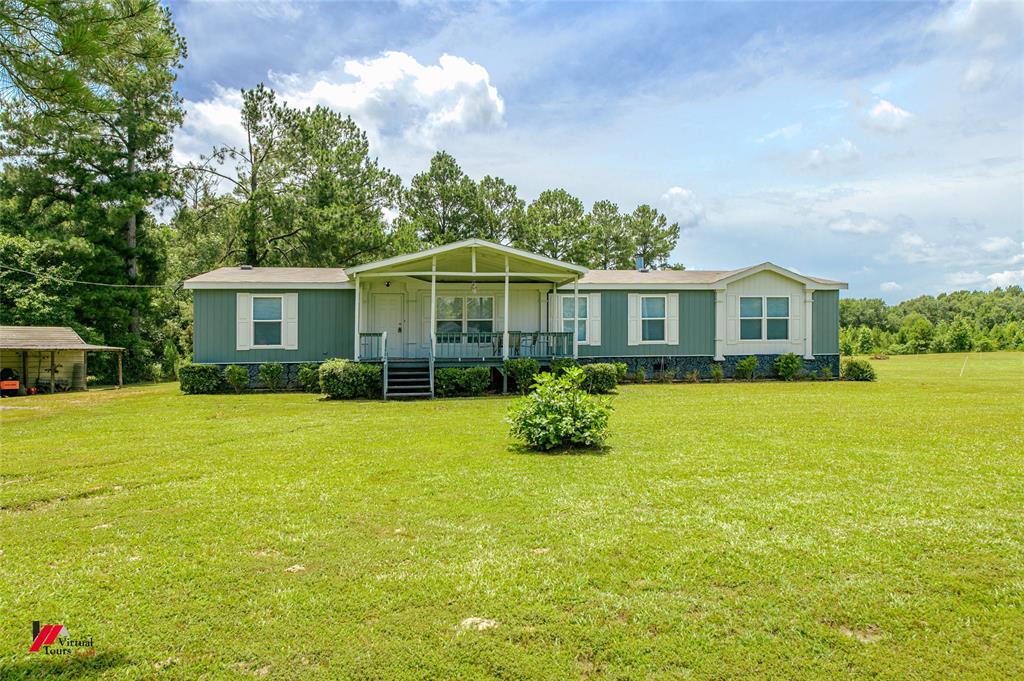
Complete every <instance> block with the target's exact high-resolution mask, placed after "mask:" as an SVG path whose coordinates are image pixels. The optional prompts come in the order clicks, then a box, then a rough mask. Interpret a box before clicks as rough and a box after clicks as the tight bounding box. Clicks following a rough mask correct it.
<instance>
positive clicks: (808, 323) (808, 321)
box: [804, 289, 814, 359]
mask: <svg viewBox="0 0 1024 681" xmlns="http://www.w3.org/2000/svg"><path fill="white" fill-rule="evenodd" d="M813 314H814V289H807V290H806V291H805V292H804V359H814V343H813V342H812V340H811V335H812V333H813V330H814V326H813V324H812V322H813V321H814V320H813Z"/></svg>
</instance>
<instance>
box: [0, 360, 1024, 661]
mask: <svg viewBox="0 0 1024 681" xmlns="http://www.w3.org/2000/svg"><path fill="white" fill-rule="evenodd" d="M964 359H965V355H935V356H920V357H900V358H893V359H891V360H888V361H878V362H875V365H876V367H877V369H878V372H879V375H880V381H879V382H878V383H874V384H866V383H841V382H831V383H789V384H785V383H756V384H735V383H729V384H720V385H714V384H701V385H689V384H680V385H670V386H662V385H649V386H624V387H622V388H621V389H620V394H619V395H617V396H615V397H614V398H613V403H614V406H615V412H614V414H613V416H612V424H611V437H610V439H609V442H608V447H607V449H606V450H605V451H603V452H601V453H591V454H587V455H579V456H568V455H538V454H530V453H524V452H522V451H521V450H519V449H517V448H515V447H513V446H512V443H511V442H510V441H509V439H508V435H507V432H508V428H507V424H505V423H504V422H503V416H504V413H505V410H506V408H507V407H508V404H509V400H508V399H506V398H483V399H475V400H437V401H433V402H417V403H396V402H387V403H383V402H357V403H352V402H349V403H345V402H320V401H318V400H317V398H316V397H314V396H310V395H301V394H287V395H285V394H282V395H243V396H237V397H236V396H227V395H225V396H184V395H181V394H180V393H178V391H177V389H176V386H175V385H161V386H151V387H144V388H129V389H125V390H122V391H107V392H94V393H90V394H88V395H85V394H69V395H58V396H45V397H36V398H27V399H15V400H4V401H3V403H2V405H0V406H2V407H4V409H2V410H0V445H2V457H0V507H2V511H0V548H2V552H0V612H2V613H3V618H2V619H0V676H2V677H15V678H17V677H20V676H25V677H29V676H37V675H40V674H41V673H42V672H45V671H49V672H51V673H52V672H59V671H63V672H65V673H66V674H67V675H69V676H82V677H92V676H100V677H103V678H117V679H124V678H151V677H153V676H167V677H168V678H200V677H203V678H220V677H225V678H232V677H234V678H251V677H254V676H266V677H267V678H286V679H287V678H380V679H397V678H440V677H447V678H456V677H457V678H482V677H500V678H587V677H606V678H617V679H618V678H636V679H651V678H654V679H657V678H666V679H668V678H672V679H675V678H680V677H682V678H709V677H710V678H725V677H749V678H772V677H774V678H827V677H831V678H851V677H862V676H873V677H884V678H893V679H908V678H939V677H941V678H970V677H973V678H979V679H981V678H984V679H991V678H1010V677H1016V678H1021V677H1022V676H1024V654H1022V652H1021V651H1022V650H1024V643H1022V642H1024V353H1018V354H1008V353H1003V354H972V355H970V357H969V359H968V361H967V363H966V366H965V365H964ZM961 371H962V375H961ZM19 407H20V408H19ZM293 566H302V568H303V569H299V568H294V569H293V570H292V571H289V570H288V568H292V567H293ZM472 617H478V618H485V619H487V620H493V621H494V622H496V623H497V624H496V626H494V627H492V628H488V629H484V630H476V629H473V628H465V627H462V626H460V624H461V623H462V622H463V621H464V620H466V619H467V618H472ZM32 620H42V621H43V622H44V623H57V622H59V623H62V624H65V625H66V626H67V627H68V629H69V630H70V632H71V634H72V635H73V636H76V637H78V636H92V638H93V641H94V644H95V651H96V654H95V655H94V656H92V657H87V658H86V657H83V658H80V659H77V660H71V659H61V658H57V657H54V656H49V657H45V656H43V655H40V654H38V653H29V652H28V646H29V643H30V638H31V622H32Z"/></svg>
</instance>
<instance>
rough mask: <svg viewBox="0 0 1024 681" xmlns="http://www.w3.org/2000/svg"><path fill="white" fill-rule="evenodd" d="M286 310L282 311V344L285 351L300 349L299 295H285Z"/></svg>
mask: <svg viewBox="0 0 1024 681" xmlns="http://www.w3.org/2000/svg"><path fill="white" fill-rule="evenodd" d="M283 302H284V309H282V310H281V316H282V317H283V318H284V319H283V320H282V321H281V343H283V344H284V349H285V350H298V349H299V294H298V293H285V294H284V301H283Z"/></svg>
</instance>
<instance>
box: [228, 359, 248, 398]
mask: <svg viewBox="0 0 1024 681" xmlns="http://www.w3.org/2000/svg"><path fill="white" fill-rule="evenodd" d="M224 378H225V379H227V382H228V383H229V384H230V385H231V387H232V388H234V389H235V392H236V393H241V392H242V391H243V390H245V389H246V388H248V387H249V370H248V369H246V368H245V367H240V366H238V365H237V364H231V365H229V366H226V367H224Z"/></svg>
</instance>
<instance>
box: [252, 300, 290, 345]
mask: <svg viewBox="0 0 1024 681" xmlns="http://www.w3.org/2000/svg"><path fill="white" fill-rule="evenodd" d="M283 308H284V304H283V297H282V296H253V297H252V347H254V348H277V347H281V345H282V343H281V337H282V333H281V326H282V320H283V319H284V317H283V316H282V311H283Z"/></svg>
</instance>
